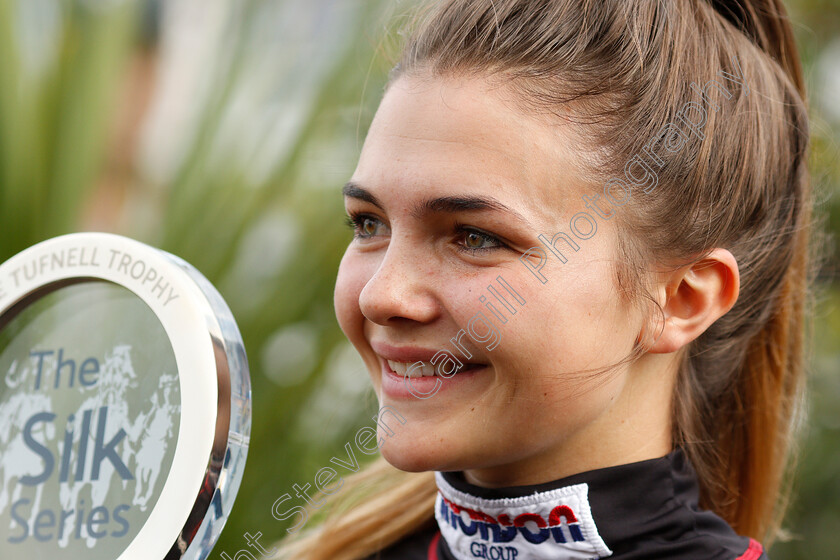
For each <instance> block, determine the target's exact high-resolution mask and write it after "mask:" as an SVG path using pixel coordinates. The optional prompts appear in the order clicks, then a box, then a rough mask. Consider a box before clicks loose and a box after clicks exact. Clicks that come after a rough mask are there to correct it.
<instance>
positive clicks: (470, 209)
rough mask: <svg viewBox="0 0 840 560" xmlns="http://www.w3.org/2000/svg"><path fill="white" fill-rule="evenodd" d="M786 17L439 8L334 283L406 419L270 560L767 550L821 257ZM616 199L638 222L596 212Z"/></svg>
mask: <svg viewBox="0 0 840 560" xmlns="http://www.w3.org/2000/svg"><path fill="white" fill-rule="evenodd" d="M786 18H787V16H786V15H785V12H784V8H783V6H782V4H781V2H779V1H778V0H755V1H745V0H744V1H731V2H711V1H708V0H691V1H686V2H668V1H666V0H644V1H639V2H633V3H628V2H620V1H618V0H616V1H612V0H611V1H606V2H604V1H597V2H596V1H594V0H544V1H540V2H533V1H526V0H496V1H491V0H445V1H443V2H436V3H433V4H430V5H429V9H428V10H427V11H426V12H425V17H423V18H421V19H419V20H418V23H417V25H416V27H415V29H414V32H413V33H412V34H411V36H410V38H409V40H408V44H407V45H406V47H405V50H404V52H403V56H402V59H401V61H400V63H399V64H398V65H397V66H396V67H395V68H394V71H393V72H392V74H391V77H390V81H389V84H388V87H387V88H386V91H385V94H384V96H383V98H382V101H381V104H380V106H379V109H378V110H377V113H376V116H375V118H374V120H373V122H372V124H371V127H370V130H369V131H368V134H367V138H366V140H365V143H364V146H363V148H362V151H361V154H360V157H359V162H358V165H357V167H356V169H355V172H354V173H353V176H352V177H351V178H350V181H349V182H348V183H347V185H346V186H345V188H344V191H343V194H344V199H345V206H346V210H347V213H348V216H349V224H350V225H351V227H352V228H353V230H354V239H353V241H352V242H351V243H350V245H349V247H348V248H347V251H346V253H345V255H344V258H343V260H342V262H341V265H340V268H339V271H338V276H337V279H336V287H335V309H336V316H337V318H338V322H339V324H340V326H341V328H342V330H343V332H344V333H345V335H346V336H347V338H348V339H349V340H350V342H351V343H352V344H353V345H354V347H355V348H356V349H357V350H358V352H359V354H360V355H361V357H362V359H363V361H364V363H365V364H366V366H367V370H368V373H369V374H370V378H371V382H372V385H373V388H374V390H375V392H376V395H377V397H378V399H379V404H380V406H389V407H392V408H393V409H394V410H398V411H399V413H400V415H401V416H402V417H404V418H405V420H406V422H405V424H404V426H402V427H401V430H400V432H399V433H398V434H396V435H395V436H394V437H392V438H390V439H389V440H388V441H387V444H386V445H384V446H383V447H382V448H381V453H382V457H383V460H380V461H378V462H376V463H374V464H373V465H372V466H371V467H370V468H369V469H367V471H365V472H363V473H359V476H358V477H356V478H354V479H350V478H348V480H347V483H346V484H347V486H346V487H347V488H355V489H357V490H360V491H361V494H362V495H363V496H364V498H363V499H362V501H361V503H357V504H355V506H353V507H350V508H349V509H348V508H346V507H342V508H337V509H336V511H340V512H341V514H340V515H341V517H334V518H332V519H329V520H327V521H326V522H325V523H324V524H323V525H322V526H321V527H318V528H316V529H314V530H313V531H310V532H309V533H307V534H306V535H304V536H302V537H301V538H299V539H296V540H294V541H290V542H287V543H284V548H283V551H282V552H280V553H279V554H280V555H281V557H288V558H295V559H298V558H305V559H322V558H323V559H327V558H329V559H337V558H338V559H348V560H350V559H363V558H383V559H387V558H394V559H397V558H399V559H414V558H423V559H425V558H440V559H446V560H452V559H457V560H464V559H470V558H504V559H513V558H518V559H519V560H524V559H537V560H539V559H544V558H545V559H548V558H552V559H566V558H605V557H611V558H617V559H622V560H629V559H641V558H654V557H657V558H691V559H694V558H696V559H701V558H702V559H706V558H726V559H736V558H737V559H744V560H746V559H752V560H756V559H758V558H764V557H766V555H765V553H764V551H763V548H762V546H761V545H760V544H759V542H758V540H759V539H761V540H764V541H765V543H769V542H772V540H773V537H774V536H775V531H776V529H777V528H778V524H779V521H780V519H781V515H782V513H783V507H782V506H783V499H782V497H781V495H782V494H783V493H782V492H780V486H781V482H782V480H783V475H784V472H785V469H786V467H787V465H788V460H789V458H790V452H789V450H790V441H791V438H792V437H793V436H792V426H793V425H794V421H795V417H796V413H797V405H798V403H799V397H800V393H801V391H800V389H801V380H802V371H803V356H804V352H803V317H804V305H805V301H806V296H807V294H808V289H809V284H808V282H809V275H808V274H809V266H810V258H809V239H810V234H811V221H810V215H811V204H812V201H811V195H810V190H809V188H808V183H807V180H806V178H807V170H806V167H805V162H806V158H805V154H806V147H807V143H808V132H807V117H806V111H805V103H804V101H803V97H804V91H803V87H802V76H801V71H800V68H799V64H798V55H797V53H796V48H795V45H794V43H793V41H792V37H791V32H790V24H789V22H788V21H787V19H786ZM720 72H723V74H722V75H724V76H730V77H737V78H738V79H730V81H729V82H727V84H726V88H724V87H720V84H719V83H717V82H715V78H716V77H717V76H719V75H721V74H719V73H720ZM716 83H717V84H718V85H715V84H716ZM747 83H749V84H750V85H751V86H752V87H753V89H754V90H756V91H760V92H761V99H760V101H759V100H758V99H757V98H758V96H756V95H750V87H749V86H747ZM698 84H699V85H698ZM698 92H699V93H698ZM698 95H699V96H700V100H698ZM701 100H702V101H701ZM759 102H760V103H761V105H759ZM701 103H703V104H705V107H706V109H704V105H701ZM695 106H696V107H699V109H696V108H694V109H692V110H693V113H692V114H691V115H689V113H688V112H687V110H686V108H687V107H688V108H693V107H695ZM708 108H712V109H713V110H707V109H708ZM700 110H702V111H703V113H702V115H703V117H702V125H701V124H699V123H700V122H701V121H700V120H698V119H699V116H700ZM675 122H683V124H686V126H689V127H690V128H691V130H690V132H687V133H682V132H680V131H679V130H678V131H677V132H675V128H674V124H673V123H675ZM678 132H680V133H679V134H678ZM663 135H665V136H663ZM668 135H670V136H668ZM675 135H677V136H679V138H676V136H675ZM663 138H667V139H669V140H665V141H667V142H670V144H668V146H669V147H668V149H666V150H657V149H655V148H656V147H657V146H659V145H658V144H656V142H659V141H660V140H662V139H663ZM652 139H653V140H652ZM675 139H677V140H679V142H678V144H679V149H671V147H673V146H674V142H673V141H674V140H675ZM640 153H645V154H648V155H649V156H650V155H651V154H653V155H655V156H656V158H655V159H654V160H653V161H654V163H655V165H656V169H657V174H656V177H655V179H656V180H655V184H654V182H652V181H653V179H652V177H651V176H650V174H649V173H648V174H647V175H645V174H644V173H641V174H640V173H639V172H640V170H644V169H653V167H652V165H653V164H652V163H646V162H645V161H643V160H641V159H640V158H639V154H640ZM648 161H650V160H648ZM645 165H647V166H648V167H647V168H645ZM614 177H624V179H622V180H621V183H622V184H621V188H622V189H623V190H625V196H624V197H623V198H622V199H621V201H620V202H619V200H618V199H617V198H616V197H615V196H613V195H616V193H617V192H618V191H617V186H618V183H616V182H615V180H614V179H612V178H614ZM605 185H606V186H605ZM654 187H655V188H656V194H655V196H650V197H640V196H636V194H637V192H646V193H647V192H650V191H651V190H652V189H653V188H654ZM610 189H612V190H610ZM601 191H603V192H604V197H605V198H604V199H602V200H601V203H605V202H606V201H607V200H612V202H613V204H618V205H619V206H620V207H621V211H620V212H615V211H612V212H609V211H607V210H605V209H606V208H607V205H606V204H604V205H603V206H598V207H597V210H596V209H595V208H593V206H590V203H591V204H592V205H596V204H597V203H598V200H599V198H598V194H597V193H598V192H601ZM581 200H583V201H584V202H585V203H586V206H587V207H588V208H590V209H591V210H592V211H593V212H595V213H596V214H597V216H598V217H599V218H600V219H599V221H596V218H595V217H594V216H592V215H590V214H588V213H586V212H581V208H580V206H581V202H580V201H581ZM585 216H588V219H587V218H585ZM566 224H568V226H569V230H568V231H570V232H571V235H566V234H563V235H561V234H556V235H554V237H552V238H551V239H548V238H547V237H546V236H545V235H544V233H546V232H548V235H551V234H552V233H553V232H558V231H561V230H562V228H563V226H564V225H566ZM596 231H597V232H598V235H597V236H596V235H595V232H596ZM564 236H565V237H564ZM572 236H574V237H572ZM575 239H577V240H578V241H581V242H583V241H585V242H586V250H585V251H583V250H581V251H579V249H580V246H579V243H578V241H575ZM560 240H563V241H565V243H566V244H567V246H568V248H570V249H571V250H573V251H574V258H567V256H566V255H564V254H563V253H562V251H561V249H559V245H557V244H558V243H559V242H560ZM540 246H543V247H545V250H547V251H550V252H552V253H553V254H554V255H555V256H556V257H557V259H558V262H557V263H555V266H556V267H557V268H556V270H555V271H554V273H553V274H552V275H551V277H550V281H549V280H548V279H547V277H546V275H542V272H541V269H542V266H543V265H545V251H543V254H541V255H540V254H538V252H536V251H535V249H536V248H539V247H540ZM570 254H571V253H570ZM534 256H538V257H539V259H540V261H539V262H537V263H534V261H533V257H534ZM523 264H524V265H526V266H523ZM535 271H537V272H539V273H540V274H539V275H538V274H536V273H535ZM535 277H536V278H537V279H539V280H540V281H539V282H537V281H535ZM514 315H516V317H515V319H513V316H514ZM418 362H419V364H418ZM444 379H445V382H444ZM418 396H420V397H422V398H416V397H418ZM431 396H433V397H434V398H428V397H431ZM358 495H359V492H356V493H354V497H358ZM739 535H744V536H739Z"/></svg>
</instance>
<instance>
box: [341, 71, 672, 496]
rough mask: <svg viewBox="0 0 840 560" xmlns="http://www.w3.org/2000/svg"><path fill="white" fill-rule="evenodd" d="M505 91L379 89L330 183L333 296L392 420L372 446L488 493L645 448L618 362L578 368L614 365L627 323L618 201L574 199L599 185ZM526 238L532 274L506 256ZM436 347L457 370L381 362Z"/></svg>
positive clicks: (569, 135)
mask: <svg viewBox="0 0 840 560" xmlns="http://www.w3.org/2000/svg"><path fill="white" fill-rule="evenodd" d="M506 92H507V90H503V89H499V88H497V89H490V86H489V82H487V81H485V80H483V79H479V78H463V79H455V78H446V79H443V78H435V79H431V78H426V79H421V78H418V77H414V76H402V77H400V78H398V79H397V80H396V81H395V82H394V83H393V84H392V85H391V87H390V89H389V90H388V91H387V93H386V94H385V96H384V98H383V100H382V103H381V105H380V107H379V109H378V111H377V113H376V116H375V118H374V121H373V123H372V125H371V128H370V130H369V133H368V135H367V138H366V141H365V143H364V147H363V149H362V152H361V155H360V158H359V163H358V166H357V168H356V170H355V172H354V173H353V176H352V178H351V181H350V183H348V187H346V188H345V205H346V209H347V212H348V213H349V214H350V215H351V216H356V218H355V219H356V223H357V226H356V232H355V233H356V236H355V238H354V239H353V241H351V243H350V245H349V247H348V248H347V251H346V253H345V255H344V258H343V260H342V261H341V266H340V268H339V272H338V278H337V281H336V288H335V306H336V314H337V317H338V321H339V324H340V325H341V328H342V330H343V331H344V333H345V334H346V336H347V337H348V339H349V340H350V341H351V342H352V343H353V345H354V346H355V347H356V349H357V350H358V351H359V353H360V354H361V356H362V358H363V360H364V362H365V364H366V365H367V369H368V372H369V374H370V376H371V380H372V382H373V385H374V388H375V390H376V393H377V396H378V398H379V404H380V406H386V405H387V406H390V407H392V408H393V409H394V410H396V411H397V412H399V414H400V415H401V416H403V417H404V418H405V423H404V424H400V423H399V422H397V421H393V420H391V421H389V422H388V425H389V426H390V428H391V429H392V430H393V431H394V433H393V434H392V435H390V436H389V434H387V433H385V431H384V430H383V428H382V427H380V437H382V438H383V439H384V440H385V443H384V446H383V447H382V449H381V451H382V454H383V455H384V456H385V457H386V459H387V460H388V461H389V462H391V463H392V464H393V465H395V466H396V467H398V468H401V469H403V470H408V471H420V470H439V471H448V470H464V471H467V476H468V478H470V479H472V481H473V482H475V483H478V484H483V485H488V486H492V485H504V484H526V483H536V482H544V481H545V480H550V479H554V478H558V477H559V476H564V475H566V474H572V473H574V472H580V471H581V470H584V469H587V468H592V467H593V465H594V466H603V465H602V464H603V462H604V459H605V455H606V456H607V457H606V459H607V462H612V463H617V462H623V461H622V459H619V460H618V461H617V460H616V458H615V457H613V455H616V454H619V455H620V454H621V453H622V450H623V449H626V448H628V447H630V446H634V445H635V446H637V447H638V446H642V447H644V445H645V441H643V439H642V438H640V437H638V434H637V435H636V436H635V437H634V436H633V434H634V433H637V432H639V431H640V428H641V427H640V426H639V425H632V424H633V421H629V420H631V419H632V417H633V415H634V414H635V413H637V412H638V411H637V410H634V407H636V405H638V404H640V403H639V402H638V401H637V402H634V401H633V394H632V392H633V387H634V386H635V385H636V378H635V377H634V375H633V369H632V367H628V366H622V367H620V368H618V369H616V370H615V371H614V372H612V373H609V374H606V375H603V374H602V375H594V376H593V375H589V376H587V375H585V374H582V373H580V371H581V370H591V369H593V368H598V367H601V366H605V365H609V364H612V363H615V362H617V361H619V360H620V359H622V358H624V357H625V356H626V355H627V354H628V353H630V351H631V350H632V347H633V343H634V341H635V340H636V338H637V335H638V334H639V331H640V329H641V324H642V320H641V316H638V314H637V313H635V312H634V311H631V309H630V307H629V306H626V305H624V304H623V303H622V300H621V299H620V298H619V296H618V292H617V289H616V282H615V275H614V255H615V247H616V237H615V236H616V230H615V219H613V216H611V215H609V213H610V212H611V211H613V210H615V211H617V212H620V209H614V208H611V206H610V205H609V204H608V203H606V202H605V201H604V199H601V200H600V201H598V202H597V203H596V204H598V205H599V208H600V212H601V213H603V215H604V216H608V217H609V219H607V218H605V217H602V216H601V215H599V213H598V212H597V211H596V210H595V209H594V208H592V207H591V206H590V208H587V206H586V205H587V201H586V200H584V199H583V198H582V195H584V194H589V193H593V192H597V189H594V188H593V187H592V186H591V185H587V184H586V183H585V180H586V176H585V171H583V167H582V166H581V164H580V158H579V156H578V155H577V152H576V150H577V147H578V145H579V144H580V141H579V140H578V139H577V137H576V136H575V134H573V131H572V129H571V127H570V126H569V125H567V124H563V122H562V121H559V120H558V119H551V120H549V118H548V117H545V116H540V117H538V116H536V115H534V116H529V115H528V114H526V113H525V112H521V111H520V110H519V109H517V108H516V101H515V97H513V96H512V95H509V94H508V93H506ZM578 212H588V213H589V215H590V216H591V217H592V218H594V221H595V222H596V223H597V231H596V232H595V233H594V235H592V236H591V237H590V238H588V239H585V240H584V239H580V238H578V237H574V236H573V235H572V231H571V229H570V226H569V222H570V219H571V218H572V217H573V216H574V215H575V214H576V213H578ZM578 225H579V226H580V227H579V229H580V230H583V233H584V234H585V233H587V226H586V223H582V224H581V223H580V222H578ZM561 231H562V232H565V233H566V234H568V235H570V236H571V238H572V239H573V240H574V241H576V243H577V244H578V246H579V250H578V251H573V250H571V249H570V248H569V246H568V245H566V244H565V243H564V242H563V241H558V243H557V249H558V250H559V251H561V252H562V253H563V254H564V255H565V257H566V258H567V262H566V263H565V264H563V263H561V261H560V260H559V259H558V258H557V257H555V256H554V255H552V254H551V252H550V251H548V250H546V245H544V244H543V243H542V242H541V240H540V239H539V238H538V236H540V235H541V234H542V235H543V236H544V237H545V238H547V240H550V239H551V238H552V237H554V235H555V234H556V233H558V232H561ZM532 247H542V249H543V250H544V254H545V255H546V256H547V259H546V260H545V262H544V267H543V268H542V269H541V271H540V272H541V273H542V275H544V277H545V279H546V282H545V283H542V282H540V280H538V278H537V276H536V275H535V274H534V273H533V272H532V269H533V268H534V267H535V266H537V261H539V257H538V256H537V255H536V254H534V253H533V252H532V253H531V254H530V255H528V256H527V257H526V258H525V259H523V260H521V259H520V257H523V255H525V254H526V252H527V251H528V249H529V248H532ZM527 262H530V263H531V264H530V265H527ZM499 278H501V279H502V280H503V282H500V281H499V280H498V279H499ZM505 284H506V285H507V286H509V287H510V288H511V289H512V290H513V292H509V291H507V290H506V288H505ZM494 291H495V293H494ZM497 295H498V296H503V298H504V300H506V301H507V303H508V306H509V307H506V306H505V304H504V303H503V302H502V301H501V300H500V299H498V298H497V297H496V296H497ZM523 300H524V302H525V303H521V302H522V301H523ZM488 303H490V304H492V305H493V306H494V307H495V310H496V311H497V312H498V313H499V315H501V316H502V319H504V320H505V321H506V322H503V321H502V319H500V318H499V317H498V316H496V315H495V314H494V312H493V311H491V310H490V309H489V308H488V307H487V306H486V305H487V304H488ZM510 308H512V309H513V310H514V311H515V313H513V312H512V311H511V310H510ZM470 326H471V327H472V328H471V329H470ZM461 331H463V332H461ZM459 332H460V336H459ZM464 332H467V334H464ZM470 332H471V333H472V335H471V334H469V333H470ZM453 339H455V340H453ZM439 351H445V352H446V353H448V356H452V357H455V358H458V359H459V360H460V361H461V363H462V364H463V367H462V368H460V369H459V370H458V372H457V373H455V375H454V376H452V377H449V378H447V377H443V376H439V375H435V376H434V377H410V378H409V379H408V381H410V382H411V383H410V385H411V388H410V389H409V384H408V383H406V379H405V378H404V377H403V375H400V374H398V373H395V371H394V368H396V369H397V370H400V371H403V370H402V369H401V368H400V366H399V365H394V364H390V365H389V361H388V360H391V361H392V362H403V363H404V364H405V365H404V366H402V367H403V368H405V367H406V366H408V365H410V364H412V363H414V362H417V361H418V360H424V361H425V362H426V363H427V364H430V362H431V360H432V357H433V356H434V355H435V354H436V353H438V352H439ZM466 354H470V355H471V357H470V358H466V357H465V355H466ZM441 363H442V362H438V364H439V365H440V364H441ZM449 363H450V365H451V364H452V363H454V362H452V361H450V362H449ZM392 366H393V367H392ZM429 369H430V370H431V369H432V367H429ZM419 371H420V369H419V368H418V370H417V374H418V375H419ZM639 378H640V379H641V378H642V376H641V375H640V376H639ZM412 393H416V394H412ZM667 394H668V393H667V390H666V389H663V391H662V395H663V398H666V399H667V397H666V395H667ZM418 396H425V398H418ZM390 418H391V419H393V417H390ZM627 424H631V425H630V426H628V425H627ZM647 427H649V426H645V428H647ZM662 429H663V430H665V429H666V427H662ZM628 430H629V431H628ZM642 431H643V430H642Z"/></svg>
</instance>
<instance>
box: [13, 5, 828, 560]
mask: <svg viewBox="0 0 840 560" xmlns="http://www.w3.org/2000/svg"><path fill="white" fill-rule="evenodd" d="M412 3H413V0H398V1H394V0H390V1H385V0H235V1H234V0H157V1H156V0H0V262H2V261H3V260H5V259H7V258H9V257H10V256H12V255H13V254H15V253H17V252H18V251H20V250H22V249H24V248H26V247H28V246H30V245H32V244H34V243H37V242H39V241H41V240H43V239H46V238H48V237H52V236H55V235H60V234H63V233H68V232H72V231H82V230H95V231H109V232H114V233H119V234H123V235H128V236H130V237H134V238H136V239H139V240H141V241H144V242H146V243H149V244H151V245H154V246H157V247H160V248H162V249H165V250H167V251H169V252H172V253H174V254H176V255H178V256H180V257H182V258H184V259H186V260H187V261H189V262H190V263H192V264H193V265H194V266H196V267H197V268H198V269H199V270H200V271H202V272H203V273H204V275H205V276H207V277H208V279H210V281H211V282H213V283H214V284H215V285H216V286H217V287H218V288H219V290H220V292H221V293H222V295H223V296H224V297H225V299H226V300H227V301H228V303H229V304H230V306H231V308H232V310H233V312H234V315H235V316H236V318H237V321H238V323H239V326H240V329H241V331H242V335H243V338H244V340H245V344H246V347H247V352H248V357H249V361H250V365H251V380H252V384H253V411H254V424H253V432H252V437H251V449H250V454H249V456H248V464H247V469H246V474H245V477H244V481H243V484H242V488H241V490H240V492H239V496H238V498H237V502H236V505H235V506H234V509H233V514H232V516H231V518H230V519H229V520H228V523H227V526H226V528H225V531H224V533H223V534H222V539H221V541H220V542H219V544H218V545H217V546H216V548H215V549H214V552H213V554H212V555H211V558H218V557H219V554H220V553H221V551H227V552H228V553H229V554H233V553H235V552H236V551H237V550H239V549H241V548H245V546H246V545H245V542H244V539H243V536H242V535H243V533H245V532H250V533H251V534H256V533H257V532H261V533H262V534H263V538H262V541H261V542H262V543H268V542H271V541H272V540H276V539H278V538H280V537H282V536H283V535H284V534H285V528H286V525H284V524H283V523H280V522H277V521H275V520H274V519H273V518H272V516H271V506H272V503H273V502H274V501H275V500H276V499H277V498H278V497H280V496H281V495H282V494H284V493H286V492H288V491H290V489H291V485H292V484H294V483H300V484H303V483H306V482H311V481H312V478H313V476H314V473H315V472H317V470H318V469H320V468H321V467H323V466H324V465H327V464H329V463H328V460H329V457H331V456H333V455H334V454H335V453H336V452H337V451H338V450H341V449H342V448H343V446H344V443H345V442H346V441H350V440H351V438H352V436H353V435H354V434H355V432H356V431H357V430H358V429H359V428H360V427H362V426H366V425H369V424H370V423H371V421H370V418H371V416H372V415H373V414H374V413H375V411H376V410H377V405H376V400H375V396H374V395H373V393H372V391H371V390H370V389H369V382H368V379H367V374H366V372H365V369H364V366H363V365H362V362H361V361H360V359H359V358H358V356H357V355H356V352H355V350H353V348H352V347H351V346H350V345H349V343H347V342H346V340H345V339H344V337H343V335H342V333H341V331H340V330H339V328H338V325H337V323H336V320H335V315H334V311H333V286H334V281H335V275H336V272H337V269H338V263H339V261H340V259H341V255H342V254H343V252H344V249H345V247H346V245H347V243H348V242H349V240H350V239H351V232H350V230H349V229H348V228H347V227H346V226H345V225H344V211H343V203H342V199H341V194H340V188H341V186H342V185H343V184H344V182H345V181H346V180H347V179H349V177H350V175H351V174H352V172H353V169H354V168H355V164H356V160H357V158H358V154H359V151H360V149H361V145H362V142H363V140H364V135H365V132H366V130H367V127H368V125H369V124H370V121H371V119H372V117H373V114H374V111H375V110H376V107H377V104H378V101H379V99H380V96H381V93H382V87H383V85H384V83H385V77H386V74H387V71H388V69H389V68H390V67H391V62H392V60H393V59H394V57H395V56H396V53H397V52H398V48H399V44H400V40H401V37H400V36H399V34H398V33H397V31H396V30H397V28H398V26H399V24H400V22H401V19H402V18H404V17H405V14H406V11H407V9H408V8H410V6H411V5H412ZM786 3H787V5H788V7H789V10H790V12H791V19H792V21H793V23H794V27H795V29H796V32H797V34H798V39H799V43H800V48H801V51H802V56H803V60H804V63H805V67H806V73H807V78H808V83H809V87H810V94H811V116H812V133H813V147H812V175H813V183H814V186H815V187H816V188H817V190H818V192H819V193H820V194H819V206H818V213H819V214H820V215H821V216H822V217H823V218H824V220H825V222H826V224H827V226H828V228H829V229H830V230H831V232H832V235H834V236H835V237H836V236H837V234H838V233H840V162H838V154H840V148H838V146H840V0H787V1H786ZM829 252H830V256H829V259H828V261H827V262H826V264H825V266H824V268H823V270H822V273H821V274H820V278H819V285H820V291H819V294H818V297H819V300H818V305H817V308H816V309H817V316H816V321H815V322H816V329H815V340H814V347H815V353H814V354H815V355H814V358H813V365H812V374H811V377H810V401H809V405H808V419H807V429H806V432H805V433H806V438H805V439H804V441H803V443H802V446H803V449H802V462H801V466H800V469H799V471H798V473H797V478H796V480H795V481H794V485H795V501H794V503H793V507H792V508H791V511H790V515H789V516H788V518H787V526H788V529H789V531H790V534H791V540H790V541H789V542H783V543H779V544H777V545H776V546H775V547H774V548H773V550H772V551H771V552H772V557H773V558H774V560H793V559H802V560H804V559H810V558H837V557H838V554H840V553H838V551H840V412H838V411H840V248H838V245H837V243H836V242H835V241H832V242H831V247H830V249H829ZM290 503H291V502H290Z"/></svg>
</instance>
